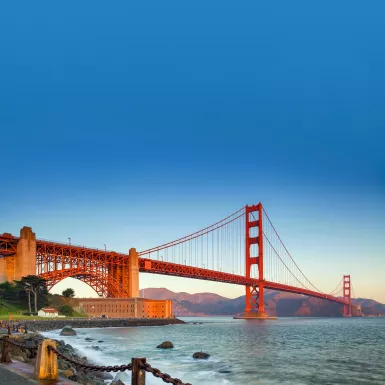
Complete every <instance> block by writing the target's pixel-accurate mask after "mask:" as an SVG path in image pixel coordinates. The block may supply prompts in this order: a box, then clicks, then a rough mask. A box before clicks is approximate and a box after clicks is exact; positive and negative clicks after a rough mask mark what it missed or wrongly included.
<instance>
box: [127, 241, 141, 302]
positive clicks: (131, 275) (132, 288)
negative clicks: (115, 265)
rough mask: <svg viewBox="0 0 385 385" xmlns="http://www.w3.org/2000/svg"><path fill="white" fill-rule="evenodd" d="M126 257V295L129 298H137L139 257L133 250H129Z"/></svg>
mask: <svg viewBox="0 0 385 385" xmlns="http://www.w3.org/2000/svg"><path fill="white" fill-rule="evenodd" d="M128 255H129V257H130V262H129V266H128V295H129V297H130V298H139V255H138V252H137V251H136V249H134V248H132V249H130V251H129V253H128Z"/></svg>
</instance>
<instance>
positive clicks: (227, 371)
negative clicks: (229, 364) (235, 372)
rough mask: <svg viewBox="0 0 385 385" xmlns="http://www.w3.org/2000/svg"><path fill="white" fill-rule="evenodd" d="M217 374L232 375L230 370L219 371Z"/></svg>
mask: <svg viewBox="0 0 385 385" xmlns="http://www.w3.org/2000/svg"><path fill="white" fill-rule="evenodd" d="M218 373H224V374H229V373H232V372H231V370H228V369H220V370H218Z"/></svg>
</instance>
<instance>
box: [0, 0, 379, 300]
mask: <svg viewBox="0 0 385 385" xmlns="http://www.w3.org/2000/svg"><path fill="white" fill-rule="evenodd" d="M384 15H385V2H384V1H383V0H378V1H376V0H373V1H370V2H362V1H338V2H335V1H323V2H311V1H296V0H294V1H287V0H285V1H267V2H262V1H254V0H253V1H242V2H236V1H226V0H221V1H219V0H213V1H158V0H156V1H139V2H128V1H113V2H106V1H95V0H93V1H81V2H79V1H77V2H75V1H66V2H56V1H55V2H52V1H41V2H31V1H20V2H13V1H4V2H2V3H1V5H0V47H1V48H0V131H1V135H0V159H1V176H2V178H1V187H0V233H2V232H11V233H13V234H15V235H17V234H18V232H19V229H20V228H21V227H22V226H24V225H28V226H32V228H33V230H34V231H35V232H36V234H37V237H39V238H44V239H52V240H56V241H61V242H68V237H71V239H72V242H73V243H77V244H84V245H87V246H92V247H98V248H103V247H104V244H106V245H107V247H108V248H109V249H112V250H116V251H122V252H125V251H128V249H129V248H130V247H136V248H137V249H139V250H140V249H144V248H147V247H150V246H155V245H157V244H160V243H163V242H165V241H169V240H172V239H174V238H177V237H179V236H183V235H186V234H187V233H189V232H192V231H195V230H197V229H199V228H201V227H204V226H205V225H209V224H211V223H213V222H215V221H216V220H219V219H221V218H223V217H225V216H226V215H228V214H230V213H232V212H233V211H235V210H237V209H238V208H240V207H241V206H243V205H245V204H253V203H258V202H259V201H262V202H263V204H264V206H265V208H266V209H267V211H268V212H269V215H270V216H271V217H272V219H273V221H274V224H275V225H276V227H277V228H278V229H279V231H280V234H281V236H282V238H283V239H284V241H285V243H286V245H287V246H288V248H289V250H290V251H291V253H292V254H293V256H294V257H295V259H296V261H297V262H298V264H299V265H300V266H301V267H302V269H303V271H304V272H305V273H306V274H307V275H308V276H309V278H310V279H311V280H312V281H313V282H314V283H315V284H316V286H318V287H320V288H321V289H323V290H325V291H331V290H332V289H333V288H334V287H335V285H336V284H337V283H338V281H339V280H340V278H341V276H342V274H343V273H350V274H351V275H352V281H353V285H354V289H355V292H356V294H358V295H360V296H363V297H370V298H374V299H377V300H379V301H382V302H385V279H384V276H385V235H384V234H385V150H384V148H385V134H384V129H385V71H384V68H385V49H384V47H385V24H384ZM69 285H71V286H72V285H73V283H72V282H68V281H67V282H62V283H61V284H59V285H58V286H57V289H58V290H62V289H63V287H64V288H65V287H67V286H69ZM84 286H85V285H84ZM84 286H82V284H78V283H77V284H76V285H74V288H75V290H76V291H77V294H78V295H87V296H88V295H90V292H91V291H90V290H89V289H87V287H84ZM141 287H168V288H169V289H171V290H174V291H187V292H200V291H214V292H217V293H219V294H223V295H226V296H229V297H236V296H239V295H242V294H243V292H244V290H243V289H242V288H240V287H236V286H232V285H224V284H215V283H210V282H204V281H193V280H186V279H180V278H179V279H178V278H170V277H163V276H154V275H151V276H148V275H145V274H143V275H141Z"/></svg>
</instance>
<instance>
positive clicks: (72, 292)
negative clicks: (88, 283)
mask: <svg viewBox="0 0 385 385" xmlns="http://www.w3.org/2000/svg"><path fill="white" fill-rule="evenodd" d="M62 294H63V296H64V297H66V298H73V297H75V290H74V289H71V288H68V289H65V290H63V292H62Z"/></svg>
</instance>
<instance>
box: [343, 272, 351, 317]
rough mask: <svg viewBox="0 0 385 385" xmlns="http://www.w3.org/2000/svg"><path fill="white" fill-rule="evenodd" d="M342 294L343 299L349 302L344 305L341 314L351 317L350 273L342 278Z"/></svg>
mask: <svg viewBox="0 0 385 385" xmlns="http://www.w3.org/2000/svg"><path fill="white" fill-rule="evenodd" d="M342 284H343V288H342V290H343V296H344V301H347V302H349V304H347V305H344V311H343V316H344V317H351V316H352V297H351V284H350V275H344V279H343V283H342Z"/></svg>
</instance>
